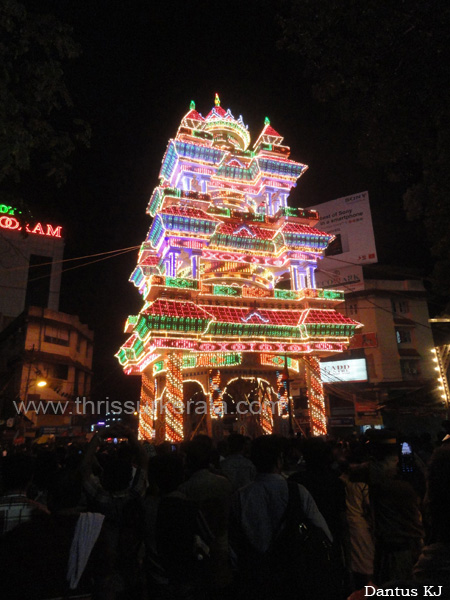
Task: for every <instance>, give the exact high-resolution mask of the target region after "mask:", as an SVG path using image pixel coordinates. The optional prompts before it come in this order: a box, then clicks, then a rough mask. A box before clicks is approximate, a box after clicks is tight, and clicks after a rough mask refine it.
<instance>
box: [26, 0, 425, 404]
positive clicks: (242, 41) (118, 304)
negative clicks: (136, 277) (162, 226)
mask: <svg viewBox="0 0 450 600" xmlns="http://www.w3.org/2000/svg"><path fill="white" fill-rule="evenodd" d="M279 4H280V3H279V2H275V1H274V2H271V1H268V0H245V1H242V0H241V1H239V2H238V1H236V0H229V1H228V2H221V3H218V2H210V1H208V2H206V1H199V0H197V1H192V0H186V1H184V2H183V1H174V0H165V1H164V2H161V3H156V2H149V1H148V0H147V1H141V0H127V1H123V2H119V1H113V0H109V1H107V0H91V1H89V2H87V1H84V0H81V1H79V2H69V1H68V0H67V1H63V0H59V1H58V2H46V1H43V2H41V3H40V10H41V11H42V12H44V11H45V10H48V11H50V12H53V13H54V14H55V15H56V16H57V17H58V18H59V19H60V20H61V21H63V22H66V23H69V24H70V25H71V26H72V27H73V37H74V39H75V40H76V41H77V42H78V43H79V44H80V46H81V48H82V54H81V56H80V57H79V58H77V59H75V60H73V61H72V62H70V63H67V64H66V66H65V74H66V81H67V85H68V88H69V90H70V93H71V96H72V99H73V102H74V104H75V106H76V108H77V111H78V113H79V115H80V116H81V117H82V118H84V119H85V120H86V121H88V122H89V123H90V125H91V127H92V139H91V147H90V149H81V150H79V151H77V153H76V155H75V158H74V161H73V168H72V171H71V173H70V174H69V178H68V182H67V184H66V185H65V186H64V187H62V188H59V189H56V188H51V187H47V186H45V185H44V184H43V183H42V185H41V186H37V187H36V188H35V189H34V190H33V191H32V192H31V193H30V196H29V197H28V198H27V202H28V203H29V204H30V206H31V207H32V208H33V212H34V213H35V214H37V215H39V216H40V217H41V218H42V219H44V218H46V219H48V221H49V222H51V223H55V224H62V225H63V226H64V231H65V241H66V251H65V257H66V258H71V257H78V256H85V255H91V254H95V253H100V252H105V251H109V250H115V249H121V248H128V247H131V246H137V245H139V244H141V243H142V241H143V240H144V238H145V236H146V233H147V231H148V228H149V225H150V218H149V217H148V216H147V215H146V214H145V209H146V206H147V202H148V199H149V197H150V194H151V192H152V190H153V188H154V187H155V186H156V185H157V183H158V172H159V168H160V163H161V159H162V157H163V154H164V151H165V148H166V145H167V142H168V140H169V138H170V137H172V136H173V135H174V134H175V133H176V130H177V128H178V125H179V122H180V120H181V118H182V117H183V115H184V114H185V113H186V112H187V111H188V109H189V102H190V101H191V100H195V102H196V107H197V109H198V110H199V111H200V112H202V113H203V115H206V113H207V112H209V110H210V109H211V107H212V106H213V104H214V93H215V92H218V93H219V95H220V98H221V101H222V106H223V107H224V108H225V109H227V108H230V109H231V111H232V113H233V114H234V116H235V117H238V116H239V114H242V116H243V118H244V122H245V123H246V124H248V126H249V129H250V132H251V135H252V138H253V139H256V137H257V136H258V135H259V132H260V130H261V129H262V127H263V122H264V117H265V116H268V117H269V118H270V120H271V124H272V125H273V127H274V128H275V129H276V130H277V131H279V132H280V134H281V135H283V136H284V137H285V142H284V143H286V144H287V145H289V146H290V147H291V150H292V158H293V159H295V160H298V161H300V162H303V163H305V164H308V165H309V170H308V171H307V172H306V174H305V175H304V176H303V177H302V178H301V179H300V181H299V184H298V187H297V188H296V189H295V190H294V191H293V193H292V194H291V203H292V204H293V205H295V206H304V207H306V206H310V205H313V204H317V203H320V202H324V201H328V200H331V199H333V198H338V197H341V196H345V195H349V194H353V193H357V192H361V191H364V190H368V191H369V196H370V201H371V207H372V217H373V222H374V227H375V235H376V242H377V250H378V256H379V262H380V263H383V264H390V265H398V266H401V267H405V268H406V267H410V266H419V267H426V261H427V259H428V257H427V256H426V253H425V254H424V253H423V246H422V245H421V243H420V240H421V239H422V237H421V236H422V232H421V231H420V229H419V227H420V226H419V225H417V224H411V223H407V222H406V218H405V216H404V213H403V209H402V200H401V194H402V192H403V191H404V190H403V189H402V188H400V187H399V186H397V187H396V186H395V185H394V184H392V183H389V182H387V180H386V179H385V177H384V176H383V175H382V174H380V173H379V172H376V171H375V170H370V169H367V168H365V169H363V168H362V167H361V166H360V165H359V164H358V163H357V162H356V160H355V149H354V148H355V146H354V141H353V139H352V135H353V132H352V128H351V125H345V124H343V123H341V122H340V121H339V119H338V117H337V115H336V114H335V113H334V111H333V108H332V107H330V106H326V107H325V106H322V105H320V104H318V103H317V102H316V101H315V100H313V98H312V95H311V90H310V86H309V84H308V82H307V81H306V80H304V78H303V70H304V65H302V64H301V61H300V59H299V57H298V56H296V55H294V54H290V53H288V52H287V51H286V50H280V49H278V45H277V41H278V40H279V38H280V36H281V32H280V29H279V26H278V22H277V10H278V6H279ZM408 236H414V238H415V239H416V240H418V243H417V244H415V245H414V248H411V247H409V248H408V247H407V244H406V243H405V242H406V240H407V239H408ZM136 259H137V251H133V252H129V253H126V254H124V255H122V256H119V257H116V258H111V259H109V260H104V261H101V262H96V263H93V264H92V265H90V266H85V267H83V268H78V269H73V270H69V271H67V273H65V274H64V275H63V280H62V289H61V303H60V310H62V311H65V312H69V313H74V314H78V315H79V316H80V318H81V320H82V321H83V322H86V323H88V324H89V325H90V326H91V327H93V328H94V330H95V354H94V369H95V373H96V378H95V380H94V390H93V392H94V394H95V396H97V398H98V399H101V398H104V397H105V396H109V397H110V398H111V399H116V398H120V399H122V400H126V399H127V396H128V397H131V398H133V399H136V400H137V399H138V389H139V382H138V381H137V378H126V377H125V376H124V375H123V374H122V373H121V369H120V367H119V364H118V362H117V360H116V359H115V358H114V353H115V352H116V351H117V350H118V348H119V346H120V345H121V343H122V342H123V341H124V339H125V336H124V334H123V333H122V332H123V325H124V321H125V319H126V317H127V316H128V315H129V314H136V313H137V312H138V311H139V309H140V308H141V305H142V302H141V298H140V296H139V294H138V292H137V290H136V288H134V286H133V285H132V284H131V283H129V282H128V278H129V276H130V274H131V271H132V270H133V268H134V266H135V264H136ZM92 260H94V259H92ZM81 262H83V261H81ZM76 264H78V263H67V265H66V266H67V267H72V266H74V265H76ZM130 380H132V381H130Z"/></svg>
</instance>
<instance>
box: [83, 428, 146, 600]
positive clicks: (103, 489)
mask: <svg viewBox="0 0 450 600" xmlns="http://www.w3.org/2000/svg"><path fill="white" fill-rule="evenodd" d="M109 435H111V436H113V435H115V436H117V437H118V438H119V437H120V438H125V437H126V438H127V440H128V443H123V444H121V445H119V447H118V448H116V447H115V445H111V444H110V445H108V447H106V448H104V451H103V452H102V453H100V454H97V457H96V452H97V450H98V449H99V447H100V446H101V444H102V442H103V440H102V438H101V437H100V436H99V434H98V433H97V434H95V435H94V436H93V438H92V439H91V441H90V443H89V446H88V448H87V450H86V453H85V455H84V458H83V461H82V464H81V472H82V475H83V486H84V491H85V493H86V496H87V505H88V508H89V509H90V510H93V511H95V512H99V513H101V514H103V515H104V516H105V519H106V523H107V525H108V527H107V528H106V530H105V534H106V535H107V536H108V544H109V547H110V549H111V552H112V553H113V554H114V556H115V561H114V564H115V582H116V583H115V585H116V588H117V590H118V591H119V590H120V591H121V593H122V595H123V597H126V598H133V595H134V594H135V593H137V592H136V591H135V587H136V586H137V587H139V586H140V585H141V583H142V582H141V578H140V569H139V559H138V555H139V551H140V547H141V537H142V536H141V535H140V527H141V524H140V522H139V514H140V513H139V506H140V501H141V499H142V497H143V496H144V494H145V490H146V487H147V469H146V466H147V462H148V454H147V452H146V451H145V448H144V446H143V445H142V444H140V443H139V442H138V440H137V437H136V435H135V434H134V433H132V432H131V431H130V430H129V429H128V428H126V427H124V426H115V427H114V428H110V430H109ZM97 458H98V459H97ZM94 470H96V472H97V474H94ZM133 473H134V475H133ZM126 594H128V595H126Z"/></svg>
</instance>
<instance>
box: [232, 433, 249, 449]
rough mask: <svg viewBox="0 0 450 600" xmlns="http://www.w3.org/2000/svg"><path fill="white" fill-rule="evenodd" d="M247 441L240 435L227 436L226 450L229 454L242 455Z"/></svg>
mask: <svg viewBox="0 0 450 600" xmlns="http://www.w3.org/2000/svg"><path fill="white" fill-rule="evenodd" d="M246 443H247V440H246V438H245V436H243V435H242V434H241V433H230V435H229V436H228V449H229V451H230V454H243V453H244V449H245V445H246Z"/></svg>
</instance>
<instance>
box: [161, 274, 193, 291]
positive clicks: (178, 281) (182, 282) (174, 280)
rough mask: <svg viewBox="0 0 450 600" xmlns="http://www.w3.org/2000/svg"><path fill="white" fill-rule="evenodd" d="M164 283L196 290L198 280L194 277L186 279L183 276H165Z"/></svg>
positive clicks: (173, 286)
mask: <svg viewBox="0 0 450 600" xmlns="http://www.w3.org/2000/svg"><path fill="white" fill-rule="evenodd" d="M166 285H167V286H168V287H172V288H181V289H184V290H198V281H197V280H196V279H186V278H184V277H166Z"/></svg>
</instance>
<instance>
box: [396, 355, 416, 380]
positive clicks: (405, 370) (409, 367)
mask: <svg viewBox="0 0 450 600" xmlns="http://www.w3.org/2000/svg"><path fill="white" fill-rule="evenodd" d="M400 366H401V370H402V375H403V377H404V378H405V379H414V378H416V377H418V376H419V375H420V364H419V361H418V360H401V361H400Z"/></svg>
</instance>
